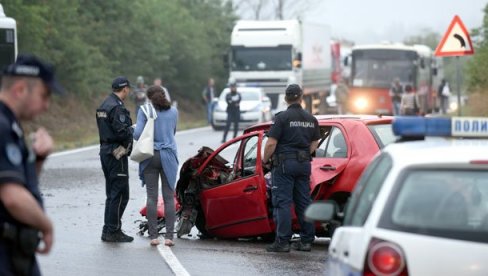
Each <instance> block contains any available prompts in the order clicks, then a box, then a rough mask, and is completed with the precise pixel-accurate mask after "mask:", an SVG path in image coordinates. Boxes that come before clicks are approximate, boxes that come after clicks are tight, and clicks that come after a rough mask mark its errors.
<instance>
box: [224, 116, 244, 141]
mask: <svg viewBox="0 0 488 276" xmlns="http://www.w3.org/2000/svg"><path fill="white" fill-rule="evenodd" d="M240 119H241V113H240V112H227V122H226V124H225V130H224V137H222V141H224V142H225V140H226V139H227V132H229V129H230V124H231V123H234V138H235V137H236V136H237V131H238V130H239V120H240Z"/></svg>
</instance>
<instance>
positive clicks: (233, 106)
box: [225, 92, 242, 114]
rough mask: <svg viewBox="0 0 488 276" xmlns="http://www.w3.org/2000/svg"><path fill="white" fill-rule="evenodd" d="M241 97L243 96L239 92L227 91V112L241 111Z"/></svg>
mask: <svg viewBox="0 0 488 276" xmlns="http://www.w3.org/2000/svg"><path fill="white" fill-rule="evenodd" d="M241 99H242V97H241V94H240V93H239V92H236V93H235V94H233V93H232V92H229V93H227V95H225V101H226V102H227V113H232V114H237V113H240V103H241Z"/></svg>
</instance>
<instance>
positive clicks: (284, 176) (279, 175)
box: [271, 159, 315, 243]
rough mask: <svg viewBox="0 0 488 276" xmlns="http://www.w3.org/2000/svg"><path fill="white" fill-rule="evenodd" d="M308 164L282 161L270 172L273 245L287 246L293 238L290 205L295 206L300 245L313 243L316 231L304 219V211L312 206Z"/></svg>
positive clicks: (289, 160)
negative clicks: (273, 231)
mask: <svg viewBox="0 0 488 276" xmlns="http://www.w3.org/2000/svg"><path fill="white" fill-rule="evenodd" d="M310 168H311V166H310V161H304V162H299V161H298V160H297V159H287V160H284V161H283V162H282V163H281V164H279V165H278V166H275V167H274V168H273V170H272V187H271V189H272V192H271V195H272V202H273V208H274V209H273V216H274V219H275V223H276V241H277V242H280V243H288V242H289V241H290V239H291V236H292V230H291V219H292V216H291V205H292V203H293V202H294V203H295V213H296V215H297V218H298V222H299V223H300V238H301V241H302V242H305V243H308V242H312V241H313V240H314V238H315V229H314V226H313V224H312V223H309V222H306V221H305V219H304V213H305V209H306V208H307V207H308V205H310V203H311V202H312V200H311V197H310V170H311V169H310Z"/></svg>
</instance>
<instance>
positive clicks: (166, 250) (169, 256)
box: [158, 239, 190, 276]
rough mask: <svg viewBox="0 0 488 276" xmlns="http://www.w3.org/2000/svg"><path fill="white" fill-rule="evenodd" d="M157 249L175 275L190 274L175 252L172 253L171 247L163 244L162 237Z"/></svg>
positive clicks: (185, 275) (188, 275)
mask: <svg viewBox="0 0 488 276" xmlns="http://www.w3.org/2000/svg"><path fill="white" fill-rule="evenodd" d="M158 251H159V254H161V256H162V257H163V259H164V260H165V261H166V263H167V264H168V266H169V267H170V268H171V270H172V271H173V273H174V274H175V275H176V276H190V273H188V271H186V269H185V268H184V267H183V265H182V264H181V263H180V261H178V259H177V258H176V256H175V254H173V251H171V248H170V247H169V246H166V245H164V239H163V242H162V244H160V245H158Z"/></svg>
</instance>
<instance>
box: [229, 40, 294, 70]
mask: <svg viewBox="0 0 488 276" xmlns="http://www.w3.org/2000/svg"><path fill="white" fill-rule="evenodd" d="M291 56H292V54H291V46H290V45H285V46H278V47H253V48H248V47H233V48H232V69H233V70H238V71H288V70H291V69H292V60H291Z"/></svg>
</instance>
